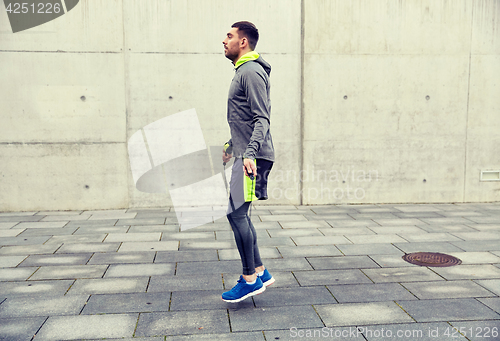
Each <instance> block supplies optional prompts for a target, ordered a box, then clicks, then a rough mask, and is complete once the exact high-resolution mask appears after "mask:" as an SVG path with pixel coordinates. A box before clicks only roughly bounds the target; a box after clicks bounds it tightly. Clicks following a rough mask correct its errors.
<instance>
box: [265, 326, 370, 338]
mask: <svg viewBox="0 0 500 341" xmlns="http://www.w3.org/2000/svg"><path fill="white" fill-rule="evenodd" d="M264 334H265V336H266V340H280V341H293V340H297V339H299V340H318V339H321V338H325V339H328V338H330V339H333V340H342V341H344V340H356V341H358V340H359V341H365V338H364V337H363V335H362V334H361V332H358V331H357V329H356V327H346V328H329V327H323V328H307V329H306V328H300V329H298V328H294V327H292V328H289V329H287V330H264Z"/></svg>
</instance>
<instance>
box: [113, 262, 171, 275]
mask: <svg viewBox="0 0 500 341" xmlns="http://www.w3.org/2000/svg"><path fill="white" fill-rule="evenodd" d="M174 272H175V264H172V263H162V264H118V265H110V266H109V269H108V271H106V275H104V278H110V277H138V276H164V275H174Z"/></svg>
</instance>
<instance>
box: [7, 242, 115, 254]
mask: <svg viewBox="0 0 500 341" xmlns="http://www.w3.org/2000/svg"><path fill="white" fill-rule="evenodd" d="M119 247H120V243H106V244H104V243H82V244H64V245H63V246H61V248H60V249H58V250H57V252H56V253H84V252H115V251H116V250H118V248H119ZM0 251H1V250H0Z"/></svg>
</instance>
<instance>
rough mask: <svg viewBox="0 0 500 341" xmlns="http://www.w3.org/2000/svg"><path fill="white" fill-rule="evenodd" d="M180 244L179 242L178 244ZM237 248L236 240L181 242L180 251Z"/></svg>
mask: <svg viewBox="0 0 500 341" xmlns="http://www.w3.org/2000/svg"><path fill="white" fill-rule="evenodd" d="M161 243H170V242H161ZM177 243H179V242H177ZM233 248H236V243H235V242H234V240H212V241H207V240H200V239H196V240H181V241H180V246H179V250H181V251H189V250H202V249H233Z"/></svg>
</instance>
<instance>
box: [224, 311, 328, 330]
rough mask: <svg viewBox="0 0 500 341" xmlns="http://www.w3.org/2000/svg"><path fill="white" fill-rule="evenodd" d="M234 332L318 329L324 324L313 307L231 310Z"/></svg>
mask: <svg viewBox="0 0 500 341" xmlns="http://www.w3.org/2000/svg"><path fill="white" fill-rule="evenodd" d="M229 318H230V320H231V329H232V331H233V332H234V331H254V330H256V331H257V330H266V329H290V328H291V327H296V328H318V327H323V323H322V322H321V320H320V319H319V317H318V315H317V314H316V312H315V311H314V309H313V308H312V306H286V307H269V308H268V307H266V308H255V309H241V310H230V311H229Z"/></svg>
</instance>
